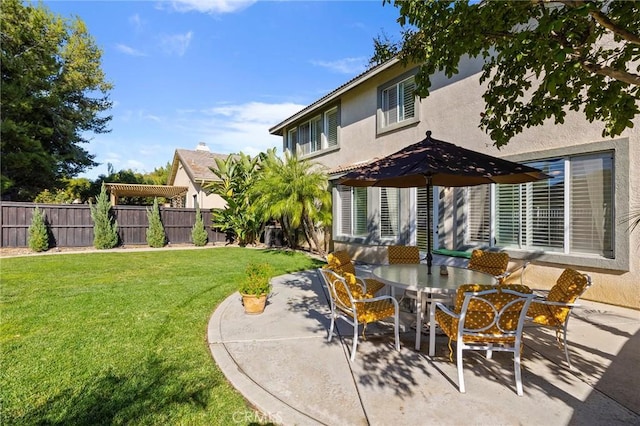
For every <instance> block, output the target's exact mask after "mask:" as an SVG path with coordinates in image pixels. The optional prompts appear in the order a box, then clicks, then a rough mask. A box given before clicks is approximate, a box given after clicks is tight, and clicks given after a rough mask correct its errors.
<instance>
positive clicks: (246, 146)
mask: <svg viewBox="0 0 640 426" xmlns="http://www.w3.org/2000/svg"><path fill="white" fill-rule="evenodd" d="M304 107H305V105H298V104H294V103H283V104H267V103H262V102H249V103H246V104H239V105H231V104H229V105H223V106H217V107H213V108H209V109H206V110H203V111H201V112H200V113H199V114H198V113H195V114H194V113H193V112H191V113H189V114H185V115H182V116H181V118H179V119H178V120H177V123H178V125H179V126H180V128H181V129H180V130H179V131H180V132H181V133H182V134H184V135H185V136H187V135H190V136H191V138H192V139H191V140H192V141H193V143H191V145H193V146H195V144H196V143H197V142H198V141H204V142H206V143H207V145H208V146H209V148H210V149H211V151H213V152H218V153H222V154H228V153H232V152H236V153H237V152H240V151H242V152H244V153H245V154H250V155H255V154H257V153H259V152H262V151H266V150H267V149H270V148H273V147H276V148H277V150H278V151H280V150H281V146H282V138H281V137H278V136H273V135H271V134H270V133H269V128H271V127H273V126H274V125H276V124H278V123H279V122H280V121H282V120H284V119H286V118H287V117H290V116H291V115H293V114H294V113H296V112H298V111H300V110H301V109H302V108H304Z"/></svg>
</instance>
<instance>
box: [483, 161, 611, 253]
mask: <svg viewBox="0 0 640 426" xmlns="http://www.w3.org/2000/svg"><path fill="white" fill-rule="evenodd" d="M527 165H530V166H532V167H536V168H538V169H541V170H542V171H543V172H544V173H546V174H548V175H550V176H551V178H550V179H546V180H541V181H537V182H529V183H525V184H521V185H496V218H495V224H496V226H495V229H496V231H495V232H496V245H498V246H502V247H509V246H511V247H518V248H525V249H536V250H544V251H558V252H564V253H590V254H599V255H601V256H603V257H608V258H612V257H613V232H614V229H613V202H614V192H613V188H614V182H613V153H611V152H606V153H598V154H590V155H581V156H572V157H563V158H556V159H549V160H543V161H537V162H532V163H527ZM567 200H569V201H567ZM567 231H568V237H567Z"/></svg>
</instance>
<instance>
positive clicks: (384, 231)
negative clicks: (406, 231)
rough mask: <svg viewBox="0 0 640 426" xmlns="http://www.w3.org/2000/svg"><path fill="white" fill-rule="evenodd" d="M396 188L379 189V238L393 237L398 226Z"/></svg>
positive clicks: (398, 215) (398, 209) (396, 233)
mask: <svg viewBox="0 0 640 426" xmlns="http://www.w3.org/2000/svg"><path fill="white" fill-rule="evenodd" d="M398 203H399V197H398V188H380V236H381V237H395V236H397V235H398V229H399V225H400V214H399V212H400V208H399V204H398Z"/></svg>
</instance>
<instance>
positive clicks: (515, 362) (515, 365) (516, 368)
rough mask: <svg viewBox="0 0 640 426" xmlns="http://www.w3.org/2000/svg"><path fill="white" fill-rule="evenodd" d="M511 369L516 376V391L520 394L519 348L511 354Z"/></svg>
mask: <svg viewBox="0 0 640 426" xmlns="http://www.w3.org/2000/svg"><path fill="white" fill-rule="evenodd" d="M513 370H514V372H515V376H516V392H517V393H518V396H522V372H521V371H520V349H518V350H517V351H516V352H515V353H514V354H513Z"/></svg>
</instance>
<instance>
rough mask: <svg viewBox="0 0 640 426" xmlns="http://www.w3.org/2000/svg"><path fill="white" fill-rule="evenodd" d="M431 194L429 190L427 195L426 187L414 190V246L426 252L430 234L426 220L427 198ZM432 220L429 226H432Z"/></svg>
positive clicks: (431, 190)
mask: <svg viewBox="0 0 640 426" xmlns="http://www.w3.org/2000/svg"><path fill="white" fill-rule="evenodd" d="M432 194H433V188H430V191H429V194H427V188H426V186H422V187H418V188H417V189H416V245H417V246H418V247H420V248H421V249H422V250H427V242H428V238H429V237H428V234H427V232H430V230H429V225H428V222H427V219H428V214H429V213H428V204H427V201H428V198H427V197H431V196H432ZM433 223H434V222H433V220H432V221H431V225H432V226H433Z"/></svg>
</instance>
